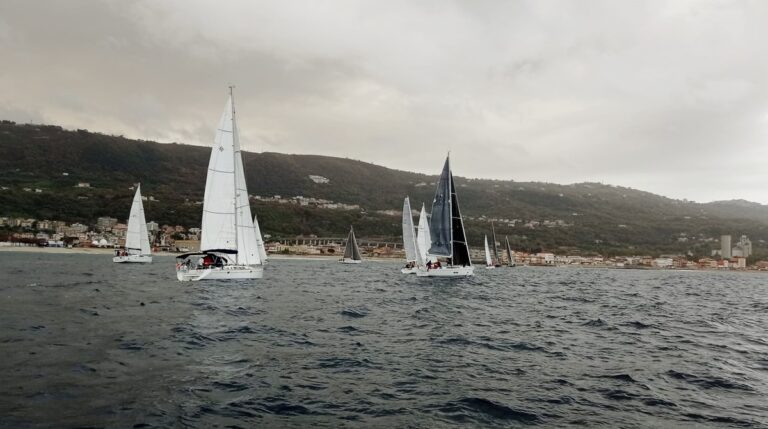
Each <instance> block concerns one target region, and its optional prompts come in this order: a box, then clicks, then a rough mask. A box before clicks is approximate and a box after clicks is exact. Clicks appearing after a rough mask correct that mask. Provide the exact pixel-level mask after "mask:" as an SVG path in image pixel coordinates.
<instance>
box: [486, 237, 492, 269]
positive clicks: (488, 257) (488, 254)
mask: <svg viewBox="0 0 768 429" xmlns="http://www.w3.org/2000/svg"><path fill="white" fill-rule="evenodd" d="M485 268H486V269H489V270H490V269H492V268H494V266H493V261H491V250H490V249H489V248H488V236H487V235H486V236H485Z"/></svg>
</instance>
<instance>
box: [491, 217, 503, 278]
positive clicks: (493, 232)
mask: <svg viewBox="0 0 768 429" xmlns="http://www.w3.org/2000/svg"><path fill="white" fill-rule="evenodd" d="M491 238H492V239H493V265H494V266H495V267H500V266H501V258H500V257H499V247H498V246H497V245H496V243H497V240H496V228H494V227H493V221H491Z"/></svg>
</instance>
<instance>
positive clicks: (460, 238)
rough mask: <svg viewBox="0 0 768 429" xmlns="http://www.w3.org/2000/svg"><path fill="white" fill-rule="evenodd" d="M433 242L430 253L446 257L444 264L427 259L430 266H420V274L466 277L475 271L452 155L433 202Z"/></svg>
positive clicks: (445, 166)
mask: <svg viewBox="0 0 768 429" xmlns="http://www.w3.org/2000/svg"><path fill="white" fill-rule="evenodd" d="M429 234H430V238H431V240H432V245H431V246H430V247H429V250H428V253H429V255H431V256H433V257H443V258H445V259H446V263H445V265H443V263H442V262H441V261H439V260H438V262H437V268H435V264H434V263H431V264H430V262H433V261H428V263H427V266H426V267H424V268H422V267H419V271H418V272H417V273H416V274H417V275H418V276H419V277H467V276H472V275H474V267H473V266H472V261H471V260H470V258H469V246H468V245H467V238H466V234H465V232H464V220H463V219H462V218H461V210H460V209H459V198H458V196H457V195H456V186H455V185H454V182H453V173H451V157H450V155H449V156H448V157H446V158H445V165H444V166H443V172H442V173H441V174H440V180H439V181H438V183H437V189H436V190H435V199H434V201H433V202H432V216H431V219H430V224H429Z"/></svg>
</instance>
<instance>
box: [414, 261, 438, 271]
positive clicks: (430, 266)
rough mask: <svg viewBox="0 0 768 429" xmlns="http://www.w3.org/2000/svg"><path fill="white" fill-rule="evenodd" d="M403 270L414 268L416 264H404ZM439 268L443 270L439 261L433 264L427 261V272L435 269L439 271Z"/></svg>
mask: <svg viewBox="0 0 768 429" xmlns="http://www.w3.org/2000/svg"><path fill="white" fill-rule="evenodd" d="M405 268H406V269H412V268H416V262H414V261H410V262H408V263H406V264H405ZM439 268H443V264H441V263H440V261H436V262H434V263H433V262H432V261H427V271H429V270H436V269H439Z"/></svg>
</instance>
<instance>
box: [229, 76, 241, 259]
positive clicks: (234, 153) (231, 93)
mask: <svg viewBox="0 0 768 429" xmlns="http://www.w3.org/2000/svg"><path fill="white" fill-rule="evenodd" d="M234 88H235V86H234V85H229V99H230V100H231V101H232V165H234V167H235V180H233V181H232V186H233V187H234V189H235V198H234V200H233V201H232V202H233V204H234V205H235V249H238V250H239V245H238V240H239V238H238V237H237V236H238V235H240V231H239V230H238V229H237V153H238V151H239V149H240V148H239V147H238V144H237V143H236V142H235V139H237V129H236V128H235V93H234V91H233V89H234ZM239 253H240V252H238V253H235V262H239V261H240V254H239Z"/></svg>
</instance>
